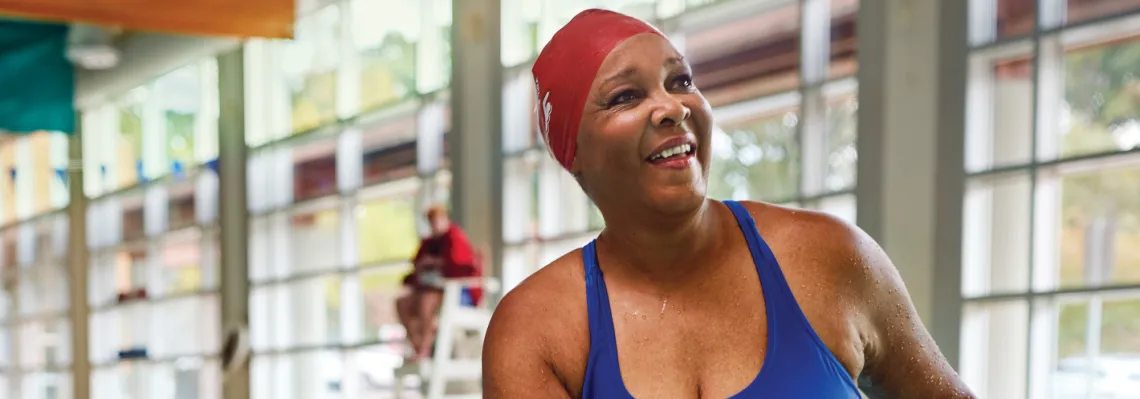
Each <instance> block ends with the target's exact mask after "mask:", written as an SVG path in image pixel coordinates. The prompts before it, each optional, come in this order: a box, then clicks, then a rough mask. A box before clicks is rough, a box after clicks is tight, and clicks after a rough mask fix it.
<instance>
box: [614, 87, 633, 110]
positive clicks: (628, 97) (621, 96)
mask: <svg viewBox="0 0 1140 399" xmlns="http://www.w3.org/2000/svg"><path fill="white" fill-rule="evenodd" d="M636 99H637V93H634V92H633V90H624V91H621V92H619V93H618V94H615V95H614V96H613V97H610V101H609V106H611V107H612V106H615V105H621V104H625V103H628V102H630V101H633V100H636Z"/></svg>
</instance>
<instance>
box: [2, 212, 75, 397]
mask: <svg viewBox="0 0 1140 399" xmlns="http://www.w3.org/2000/svg"><path fill="white" fill-rule="evenodd" d="M0 244H2V245H0V255H2V256H0V276H2V277H0V282H2V284H0V285H2V286H0V358H2V360H0V373H2V374H3V377H2V378H0V394H2V395H4V396H5V397H9V396H11V397H22V398H36V399H39V398H53V397H58V396H64V397H66V396H69V395H70V390H71V377H70V375H69V374H70V371H69V367H70V364H71V341H70V339H71V338H70V331H69V326H70V324H69V323H68V321H67V310H68V297H69V295H68V283H69V282H68V278H67V273H66V264H65V256H64V254H65V247H66V245H67V220H66V218H65V217H64V216H62V215H58V214H56V215H48V216H45V217H41V218H37V219H36V220H34V221H29V222H26V223H23V224H20V225H17V226H13V227H9V228H7V229H4V230H2V231H0Z"/></svg>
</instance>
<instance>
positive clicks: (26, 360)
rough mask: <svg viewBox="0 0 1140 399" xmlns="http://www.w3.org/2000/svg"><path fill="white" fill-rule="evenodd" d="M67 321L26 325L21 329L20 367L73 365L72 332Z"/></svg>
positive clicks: (48, 320)
mask: <svg viewBox="0 0 1140 399" xmlns="http://www.w3.org/2000/svg"><path fill="white" fill-rule="evenodd" d="M69 330H70V329H69V326H68V323H67V321H66V319H47V320H37V321H31V322H27V323H24V324H23V325H22V326H21V327H20V333H21V335H20V348H19V350H20V366H21V368H23V369H25V370H27V369H43V368H56V367H64V366H67V365H69V364H71V332H70V331H69Z"/></svg>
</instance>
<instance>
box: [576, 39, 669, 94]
mask: <svg viewBox="0 0 1140 399" xmlns="http://www.w3.org/2000/svg"><path fill="white" fill-rule="evenodd" d="M686 65H687V64H686V62H685V58H684V56H682V55H681V54H680V53H679V52H678V51H677V49H676V48H674V47H673V45H672V43H670V42H669V41H668V40H667V39H665V38H664V37H661V36H660V35H649V34H641V35H637V36H634V37H631V38H629V39H628V40H626V41H624V42H622V43H621V44H619V45H618V46H617V47H615V48H614V50H613V51H612V52H610V54H609V55H608V56H606V59H605V60H604V61H602V65H601V66H600V67H599V68H598V75H597V77H596V78H595V80H596V82H597V83H599V84H600V85H605V84H607V83H609V82H611V81H614V80H623V79H632V78H635V77H637V76H638V75H641V74H645V73H656V72H658V71H660V70H661V69H663V68H673V67H677V66H686Z"/></svg>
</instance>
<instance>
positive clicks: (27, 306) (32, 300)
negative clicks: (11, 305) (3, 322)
mask: <svg viewBox="0 0 1140 399" xmlns="http://www.w3.org/2000/svg"><path fill="white" fill-rule="evenodd" d="M67 281H68V278H67V269H65V266H64V265H63V264H57V263H49V264H40V265H36V266H33V267H31V268H24V269H22V270H20V279H19V284H18V285H17V289H18V291H19V293H20V314H21V315H25V316H30V315H37V314H44V313H59V312H63V311H64V310H67V306H68V297H69V296H70V293H69V291H68V289H67Z"/></svg>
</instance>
